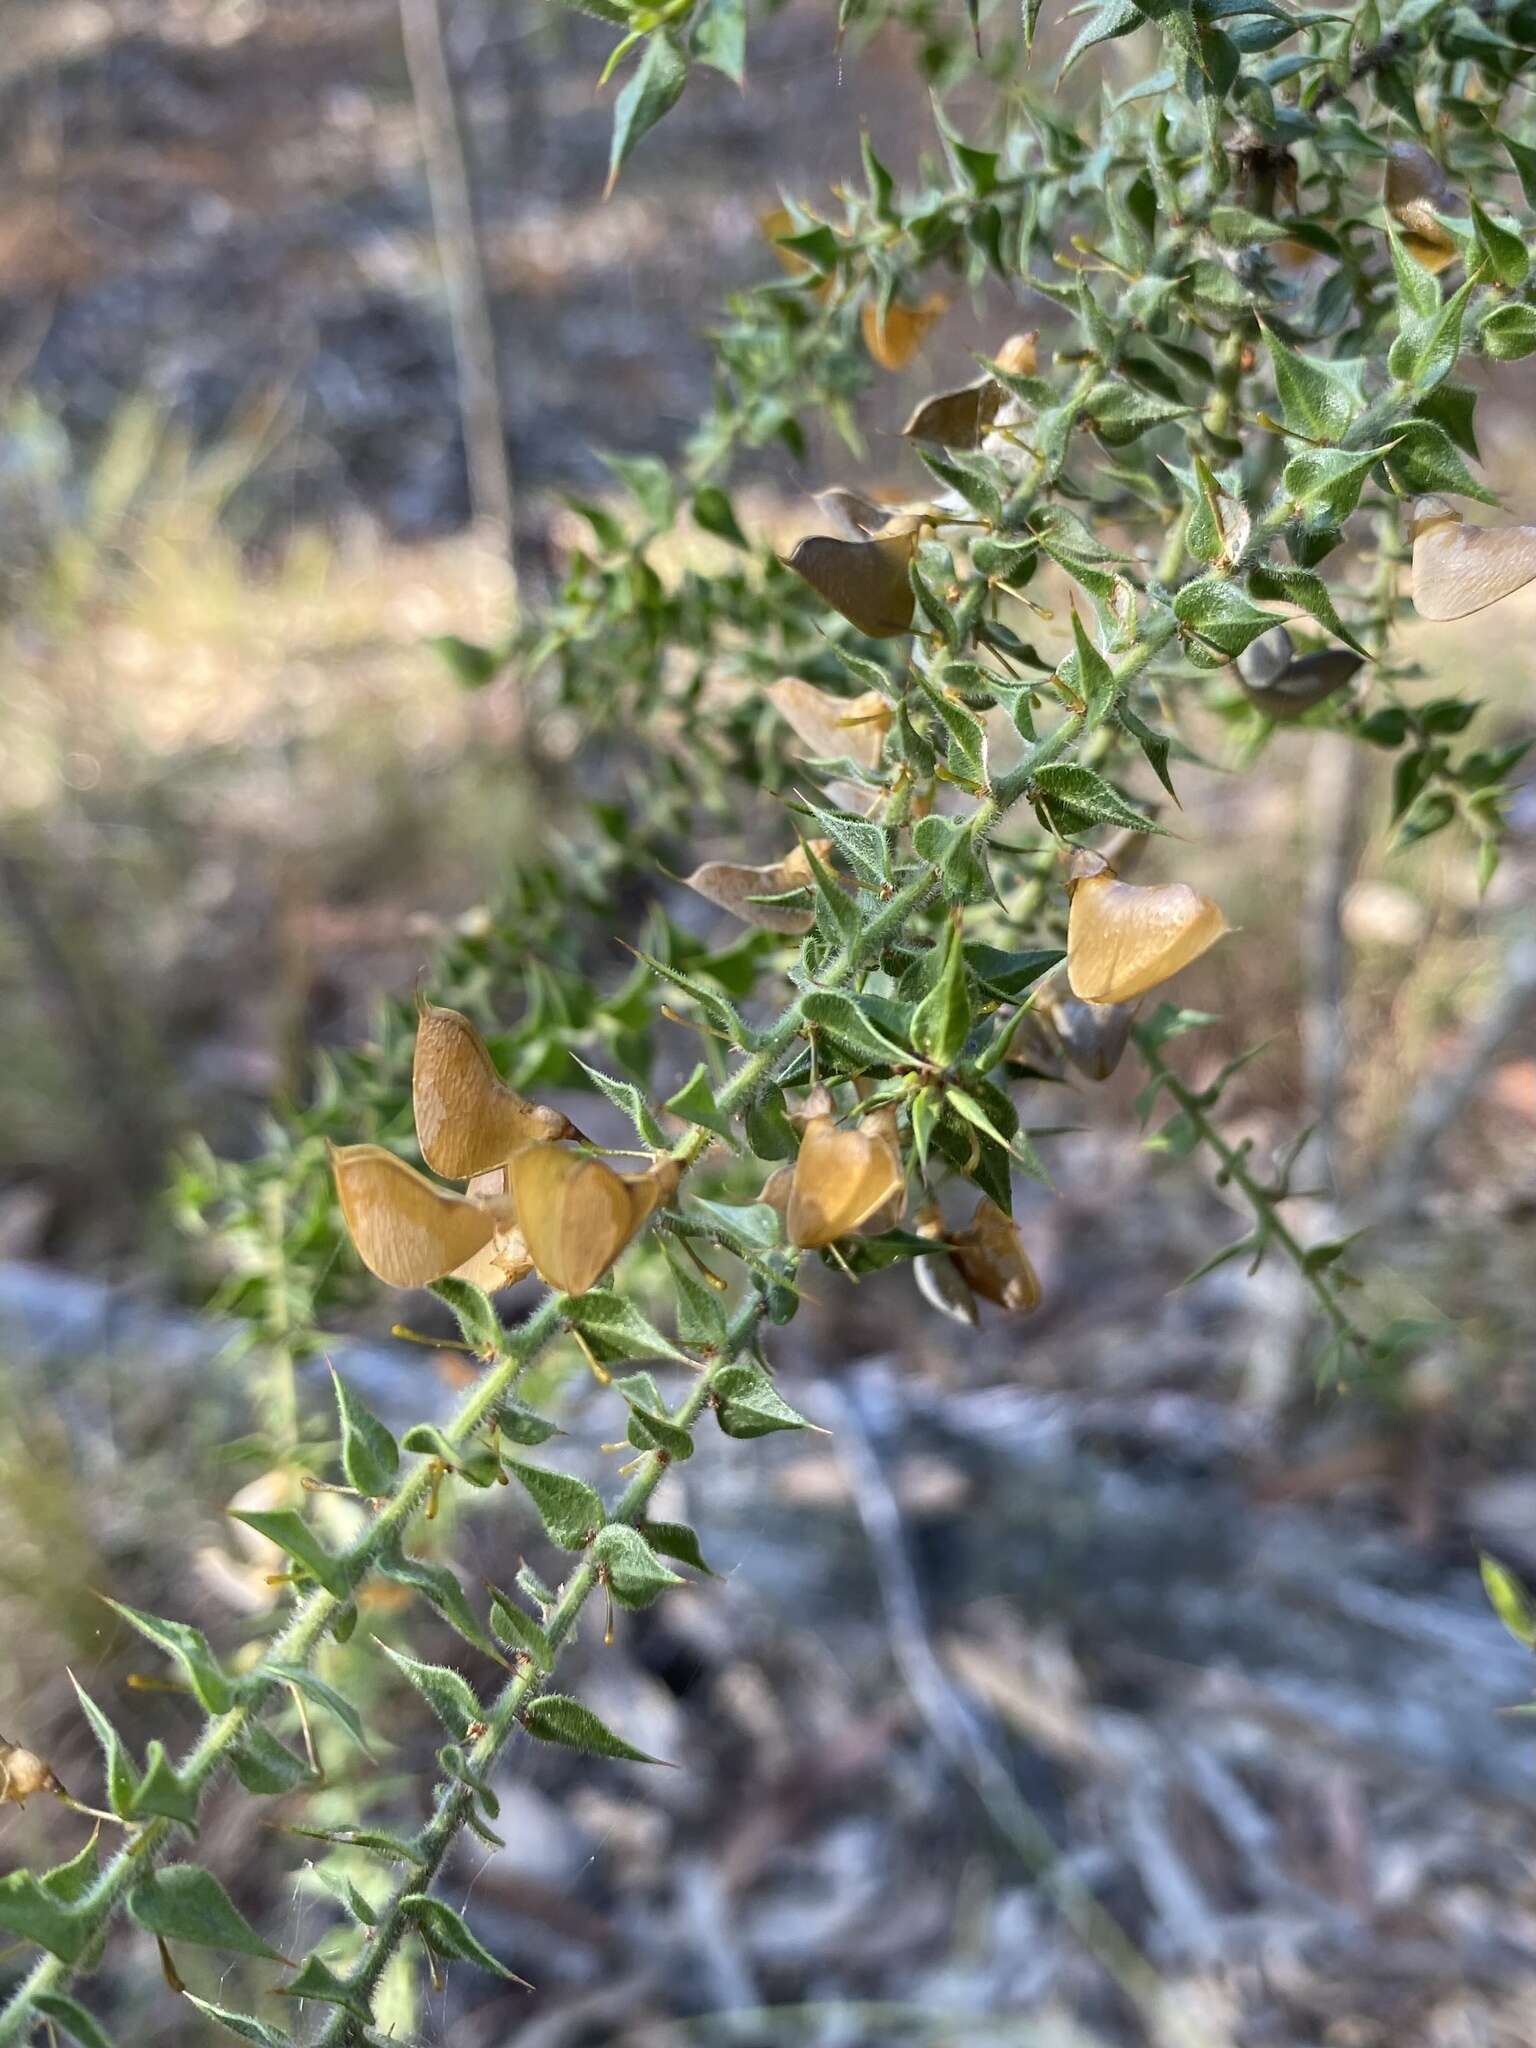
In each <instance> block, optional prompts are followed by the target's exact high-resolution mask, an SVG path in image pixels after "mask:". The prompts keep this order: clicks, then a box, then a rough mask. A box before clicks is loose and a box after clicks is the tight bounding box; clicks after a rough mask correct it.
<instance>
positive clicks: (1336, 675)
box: [1237, 626, 1363, 725]
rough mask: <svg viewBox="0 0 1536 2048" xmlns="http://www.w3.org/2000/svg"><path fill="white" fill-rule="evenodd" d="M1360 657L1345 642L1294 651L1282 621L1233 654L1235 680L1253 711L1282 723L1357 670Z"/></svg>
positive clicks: (1329, 693) (1320, 699) (1307, 708)
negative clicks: (1334, 645) (1235, 656)
mask: <svg viewBox="0 0 1536 2048" xmlns="http://www.w3.org/2000/svg"><path fill="white" fill-rule="evenodd" d="M1362 662H1363V657H1362V656H1361V655H1358V654H1354V653H1352V652H1351V651H1350V650H1349V649H1348V648H1347V647H1321V648H1319V649H1318V650H1317V652H1316V653H1315V654H1302V655H1298V654H1297V653H1296V651H1295V648H1294V646H1293V644H1292V641H1291V636H1290V634H1289V633H1288V632H1287V631H1286V629H1285V628H1284V626H1275V627H1273V628H1272V629H1271V630H1270V631H1269V632H1267V633H1261V634H1260V635H1259V637H1258V639H1257V640H1254V641H1252V642H1250V644H1249V645H1248V646H1247V647H1245V648H1244V650H1243V652H1242V653H1241V654H1240V655H1239V656H1238V657H1237V673H1238V681H1239V683H1240V684H1241V686H1242V691H1243V695H1244V696H1245V697H1246V698H1247V699H1248V701H1249V703H1250V704H1251V705H1252V706H1253V707H1254V709H1255V710H1256V711H1262V712H1263V714H1264V716H1265V717H1266V718H1271V719H1273V720H1274V721H1275V722H1276V723H1277V724H1280V725H1284V724H1287V723H1288V722H1289V721H1290V720H1292V719H1296V718H1302V717H1304V716H1305V715H1306V713H1307V712H1309V711H1311V710H1312V709H1313V708H1314V707H1315V706H1316V705H1318V704H1321V703H1322V702H1323V700H1324V699H1325V698H1327V697H1331V696H1332V695H1333V694H1334V692H1335V691H1336V690H1342V689H1343V687H1344V685H1345V684H1346V683H1347V682H1349V681H1350V680H1351V678H1352V677H1354V676H1355V675H1357V674H1358V673H1359V671H1360V668H1361V666H1362Z"/></svg>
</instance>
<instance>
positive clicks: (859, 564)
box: [784, 519, 917, 640]
mask: <svg viewBox="0 0 1536 2048" xmlns="http://www.w3.org/2000/svg"><path fill="white" fill-rule="evenodd" d="M916 545H917V532H916V527H915V526H911V527H909V526H908V524H907V522H906V521H905V520H904V519H900V520H897V521H895V522H893V524H892V527H891V528H889V529H887V530H884V531H882V532H880V533H878V534H876V535H875V536H874V537H873V538H871V539H869V540H834V539H833V538H832V537H831V536H830V535H828V534H823V533H813V534H810V535H809V536H808V537H807V538H806V539H805V540H802V541H800V542H799V543H798V544H797V545H796V547H795V549H794V551H793V553H791V554H789V555H786V556H785V558H784V561H785V566H786V567H787V568H790V569H793V570H794V572H795V574H796V575H797V576H800V577H803V578H804V580H805V581H806V582H807V583H809V585H810V586H811V588H812V590H814V591H815V593H816V595H817V596H818V597H819V598H822V599H824V600H825V602H826V603H828V604H829V605H831V606H832V607H833V609H834V610H836V611H840V612H841V613H842V615H843V617H844V618H845V619H847V620H849V621H850V623H851V624H853V625H855V626H857V627H858V629H859V631H860V632H861V633H867V634H868V635H869V637H870V639H872V640H894V639H895V638H896V637H897V636H898V635H899V634H902V633H909V632H911V630H912V614H913V610H914V607H915V605H916V599H915V598H914V596H913V594H912V584H911V582H910V580H909V578H908V576H907V565H908V563H909V562H910V561H911V560H912V551H913V549H914V548H915V547H916Z"/></svg>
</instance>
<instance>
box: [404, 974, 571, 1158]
mask: <svg viewBox="0 0 1536 2048" xmlns="http://www.w3.org/2000/svg"><path fill="white" fill-rule="evenodd" d="M416 1014H417V1018H418V1022H417V1026H416V1057H415V1060H414V1062H413V1064H412V1068H411V1101H412V1106H413V1108H414V1110H415V1115H416V1140H417V1143H418V1144H419V1145H420V1146H421V1156H422V1158H423V1159H425V1161H426V1162H427V1164H428V1166H430V1167H431V1169H432V1171H433V1172H434V1173H440V1174H442V1175H443V1176H444V1177H445V1178H446V1179H448V1180H468V1179H469V1178H470V1177H471V1176H472V1175H473V1174H477V1173H482V1172H484V1171H485V1170H486V1169H487V1168H490V1167H495V1166H499V1165H500V1164H501V1163H502V1162H503V1161H504V1160H506V1159H509V1158H510V1157H511V1156H512V1154H513V1153H514V1152H515V1151H516V1150H517V1148H518V1146H519V1145H528V1144H552V1143H554V1142H555V1141H556V1140H557V1139H560V1138H574V1137H579V1136H580V1133H579V1132H578V1131H577V1129H576V1126H575V1125H574V1124H573V1123H572V1122H571V1120H570V1118H569V1117H568V1116H563V1115H562V1114H561V1112H560V1111H559V1110H558V1109H547V1108H545V1107H544V1105H543V1104H542V1103H537V1102H529V1101H528V1100H527V1099H526V1097H524V1096H521V1095H519V1094H518V1093H517V1091H516V1089H514V1088H509V1087H508V1086H507V1085H506V1083H505V1082H504V1081H503V1080H502V1078H501V1076H500V1075H499V1074H498V1073H497V1071H496V1064H495V1062H494V1061H493V1060H492V1058H491V1055H490V1052H489V1050H488V1048H487V1046H486V1043H485V1040H484V1039H483V1038H482V1037H481V1036H480V1033H479V1032H478V1031H477V1030H476V1029H475V1027H474V1025H473V1024H472V1023H471V1022H470V1020H469V1019H468V1017H466V1016H464V1015H462V1014H461V1012H459V1011H458V1010H447V1009H442V1008H440V1007H439V1006H438V1005H437V1004H436V1003H432V1002H429V1001H428V1000H427V998H426V997H425V996H423V995H420V994H418V995H417V998H416Z"/></svg>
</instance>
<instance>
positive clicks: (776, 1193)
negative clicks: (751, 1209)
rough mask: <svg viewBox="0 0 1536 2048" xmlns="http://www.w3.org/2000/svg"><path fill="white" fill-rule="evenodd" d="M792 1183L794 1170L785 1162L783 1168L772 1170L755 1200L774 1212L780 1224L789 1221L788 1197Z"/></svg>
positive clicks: (778, 1167) (793, 1181) (777, 1167)
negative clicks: (764, 1203)
mask: <svg viewBox="0 0 1536 2048" xmlns="http://www.w3.org/2000/svg"><path fill="white" fill-rule="evenodd" d="M794 1183H795V1169H794V1167H793V1166H792V1165H791V1164H789V1163H788V1162H786V1163H785V1164H784V1165H783V1166H776V1167H775V1168H774V1169H773V1171H772V1173H770V1174H769V1176H768V1178H767V1179H766V1180H765V1181H764V1182H763V1185H762V1187H761V1189H760V1190H759V1192H758V1197H757V1199H758V1200H759V1201H760V1202H766V1203H767V1205H768V1207H769V1208H770V1209H774V1210H776V1211H777V1212H778V1216H779V1221H780V1222H781V1223H783V1222H787V1221H788V1219H789V1197H790V1191H791V1189H792V1188H793V1187H794Z"/></svg>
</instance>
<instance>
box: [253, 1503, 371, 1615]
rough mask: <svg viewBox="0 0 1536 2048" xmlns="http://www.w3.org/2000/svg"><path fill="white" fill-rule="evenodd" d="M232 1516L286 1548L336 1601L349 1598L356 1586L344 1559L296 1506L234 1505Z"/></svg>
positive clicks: (301, 1566)
mask: <svg viewBox="0 0 1536 2048" xmlns="http://www.w3.org/2000/svg"><path fill="white" fill-rule="evenodd" d="M229 1513H230V1516H231V1518H232V1519H233V1520H234V1521H236V1522H244V1523H245V1525H246V1527H247V1528H248V1529H254V1530H255V1531H256V1534H257V1535H258V1536H265V1537H267V1538H268V1539H269V1541H271V1542H273V1543H275V1544H276V1545H277V1547H278V1549H279V1550H284V1551H286V1552H287V1553H288V1555H289V1556H290V1557H291V1558H292V1559H293V1560H294V1562H295V1564H297V1565H298V1566H299V1567H300V1568H301V1569H302V1570H303V1571H304V1572H306V1573H307V1574H308V1575H309V1577H310V1578H312V1579H314V1580H315V1581H316V1582H317V1583H318V1584H319V1585H321V1586H323V1587H324V1588H325V1590H326V1592H327V1593H329V1594H330V1596H331V1598H332V1599H333V1600H345V1599H346V1598H347V1596H348V1595H349V1594H350V1592H351V1590H352V1587H351V1584H350V1582H349V1580H348V1577H347V1573H346V1569H345V1567H344V1566H343V1564H342V1562H341V1559H340V1558H337V1557H332V1556H331V1554H330V1552H329V1551H328V1550H326V1549H325V1548H324V1546H323V1545H322V1544H321V1543H320V1541H319V1539H318V1538H317V1537H316V1535H315V1533H314V1531H313V1530H312V1529H311V1528H310V1527H309V1525H308V1523H307V1522H306V1521H305V1520H304V1518H303V1516H302V1515H300V1514H299V1513H298V1512H297V1510H296V1509H294V1508H271V1509H263V1510H259V1511H258V1510H257V1509H255V1508H231V1509H230V1510H229Z"/></svg>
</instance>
